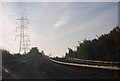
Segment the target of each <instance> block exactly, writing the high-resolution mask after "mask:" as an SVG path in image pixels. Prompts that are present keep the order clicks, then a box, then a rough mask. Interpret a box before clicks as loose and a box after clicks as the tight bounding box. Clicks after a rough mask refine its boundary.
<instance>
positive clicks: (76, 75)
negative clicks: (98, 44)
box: [2, 53, 107, 79]
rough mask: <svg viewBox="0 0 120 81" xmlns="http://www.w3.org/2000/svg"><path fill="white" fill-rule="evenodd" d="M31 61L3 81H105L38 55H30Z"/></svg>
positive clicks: (16, 68)
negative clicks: (54, 80)
mask: <svg viewBox="0 0 120 81" xmlns="http://www.w3.org/2000/svg"><path fill="white" fill-rule="evenodd" d="M29 58H31V60H29V61H27V62H25V63H24V64H20V65H18V66H17V67H15V68H14V69H13V70H12V71H11V72H10V71H9V72H8V74H7V75H6V76H3V77H2V78H3V79H107V77H105V76H101V75H99V74H98V75H96V74H92V73H89V72H85V71H81V70H75V69H72V68H71V67H66V66H63V65H59V64H56V63H53V62H51V61H50V60H49V59H48V58H47V57H45V56H43V55H41V54H40V53H35V54H31V56H29Z"/></svg>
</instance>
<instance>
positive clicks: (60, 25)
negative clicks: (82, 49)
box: [0, 2, 118, 56]
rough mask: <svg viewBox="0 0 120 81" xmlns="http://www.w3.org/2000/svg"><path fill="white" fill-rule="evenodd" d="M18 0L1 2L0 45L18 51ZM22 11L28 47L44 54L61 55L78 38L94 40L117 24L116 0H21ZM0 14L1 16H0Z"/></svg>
mask: <svg viewBox="0 0 120 81" xmlns="http://www.w3.org/2000/svg"><path fill="white" fill-rule="evenodd" d="M19 5H20V3H18V2H9V3H6V2H5V3H2V27H1V30H2V31H1V33H0V38H1V39H2V41H0V47H1V48H5V49H8V50H9V51H10V52H12V53H16V52H18V49H19V44H18V41H19V39H18V38H16V41H15V35H16V32H15V30H16V27H17V26H18V25H17V24H16V19H17V18H20V17H21V14H20V13H21V12H20V11H21V10H20V7H19ZM22 7H23V9H22V11H23V12H22V13H23V14H24V17H25V18H27V19H29V21H30V23H29V25H28V27H29V30H30V31H29V35H30V42H31V47H34V46H36V47H38V48H39V49H40V50H44V51H45V53H46V54H47V55H49V54H50V53H51V56H63V55H65V53H66V52H67V48H68V47H69V48H72V49H74V50H75V46H76V45H78V42H77V41H83V40H84V39H85V38H87V39H94V38H96V35H101V34H105V33H109V31H111V30H112V29H113V28H114V27H115V26H116V25H118V3H117V2H57V3H56V2H22ZM0 17H1V16H0Z"/></svg>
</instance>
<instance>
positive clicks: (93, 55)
mask: <svg viewBox="0 0 120 81" xmlns="http://www.w3.org/2000/svg"><path fill="white" fill-rule="evenodd" d="M68 50H69V52H68V53H66V55H65V58H68V57H72V58H79V59H86V60H101V61H113V62H116V61H117V62H120V28H119V26H116V27H115V28H113V30H112V31H110V32H109V33H108V34H103V35H101V36H99V37H97V38H96V39H92V40H84V41H83V42H82V43H79V45H78V46H77V50H75V51H74V50H72V49H71V48H68Z"/></svg>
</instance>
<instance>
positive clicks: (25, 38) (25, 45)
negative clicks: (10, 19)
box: [17, 17, 30, 54]
mask: <svg viewBox="0 0 120 81" xmlns="http://www.w3.org/2000/svg"><path fill="white" fill-rule="evenodd" d="M17 21H19V24H20V26H19V27H17V29H18V28H19V35H17V36H18V37H19V38H20V42H19V43H20V46H19V53H20V54H21V53H23V54H26V52H27V51H28V50H29V46H30V39H29V35H28V34H27V33H26V30H27V28H28V27H26V24H29V21H28V19H25V18H24V17H21V18H19V19H17Z"/></svg>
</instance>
